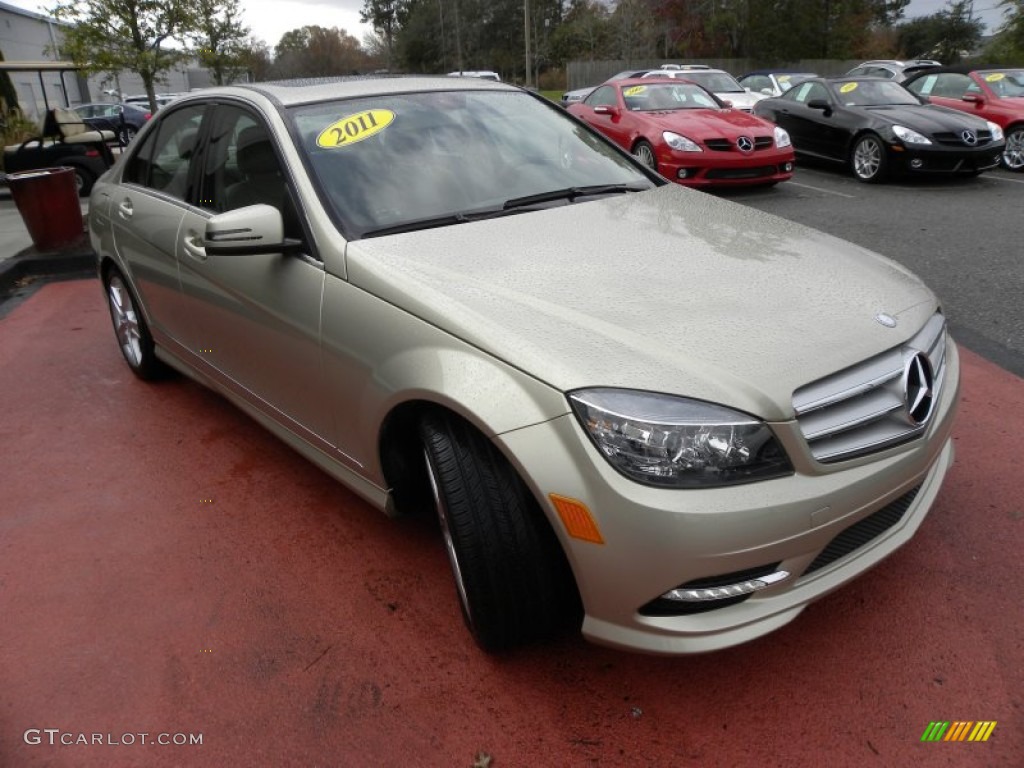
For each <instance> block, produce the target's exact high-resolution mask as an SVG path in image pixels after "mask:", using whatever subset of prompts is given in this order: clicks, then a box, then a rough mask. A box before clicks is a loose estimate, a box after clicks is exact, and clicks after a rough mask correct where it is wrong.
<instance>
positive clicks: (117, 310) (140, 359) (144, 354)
mask: <svg viewBox="0 0 1024 768" xmlns="http://www.w3.org/2000/svg"><path fill="white" fill-rule="evenodd" d="M103 289H104V291H105V292H106V295H107V307H108V308H109V309H110V320H111V322H112V323H113V324H114V336H115V337H116V338H117V345H118V346H119V347H120V348H121V354H122V355H123V356H124V359H125V362H126V363H128V367H129V368H130V369H131V371H132V373H134V374H135V375H136V376H138V377H139V378H140V379H145V380H146V381H152V380H154V379H158V378H161V377H162V376H163V375H164V374H165V373H166V372H167V368H166V366H165V365H164V364H163V363H162V362H161V361H160V359H159V358H157V356H156V353H155V351H154V344H153V337H152V336H151V335H150V333H149V327H148V326H147V325H146V320H145V318H144V317H143V316H142V312H141V311H140V310H139V304H138V300H137V299H136V298H135V296H134V294H133V293H132V291H131V288H129V287H128V283H127V281H126V280H125V279H124V276H123V275H122V274H121V273H120V271H118V270H117V268H115V267H110V268H109V269H107V270H106V271H105V273H104V275H103Z"/></svg>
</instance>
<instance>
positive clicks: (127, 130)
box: [121, 125, 138, 146]
mask: <svg viewBox="0 0 1024 768" xmlns="http://www.w3.org/2000/svg"><path fill="white" fill-rule="evenodd" d="M136 133H138V130H137V129H136V128H135V126H133V125H125V126H124V128H122V129H121V143H122V144H124V145H125V146H127V145H128V143H129V142H130V141H131V140H132V139H134V138H135V134H136Z"/></svg>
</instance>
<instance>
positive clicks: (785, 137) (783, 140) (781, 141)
mask: <svg viewBox="0 0 1024 768" xmlns="http://www.w3.org/2000/svg"><path fill="white" fill-rule="evenodd" d="M792 143H793V142H792V141H790V139H789V133H788V132H787V131H786V129H785V128H780V127H779V126H777V125H776V126H775V146H776V147H778V148H779V149H785V148H786V147H788V146H790V145H791V144H792Z"/></svg>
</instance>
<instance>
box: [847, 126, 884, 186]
mask: <svg viewBox="0 0 1024 768" xmlns="http://www.w3.org/2000/svg"><path fill="white" fill-rule="evenodd" d="M886 151H887V150H886V148H885V144H884V143H883V142H882V140H881V139H880V138H879V137H878V136H876V135H875V134H873V133H869V134H867V135H866V136H862V137H861V138H860V139H858V140H857V143H856V145H854V147H853V153H852V154H851V155H850V167H851V169H852V170H853V175H854V176H856V177H857V180H858V181H863V182H866V183H868V184H874V183H876V182H879V181H883V180H884V179H885V176H886V173H887V171H888V165H889V158H888V155H887V154H886Z"/></svg>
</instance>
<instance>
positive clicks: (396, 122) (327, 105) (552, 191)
mask: <svg viewBox="0 0 1024 768" xmlns="http://www.w3.org/2000/svg"><path fill="white" fill-rule="evenodd" d="M290 112H291V116H292V119H293V121H294V126H295V130H296V135H297V138H298V142H299V146H300V149H301V151H302V152H303V153H304V155H305V159H306V164H307V167H308V169H309V171H310V173H311V175H312V176H313V177H314V179H315V181H316V184H317V188H318V192H319V194H320V196H321V199H322V200H323V202H324V205H325V206H326V207H327V209H328V210H329V211H330V212H331V214H332V216H333V217H334V219H335V221H336V222H337V223H338V224H339V225H340V226H341V227H342V229H343V230H344V231H345V232H346V234H347V235H349V236H350V237H355V238H358V237H363V236H368V235H371V234H384V233H387V232H397V231H403V230H411V229H416V228H426V227H431V226H442V225H445V224H455V223H461V222H463V221H471V220H474V219H476V218H484V217H486V216H488V215H504V214H508V213H512V212H516V211H520V210H523V209H524V205H525V204H524V202H523V201H524V200H526V201H528V204H534V205H551V204H554V203H555V201H560V202H558V203H557V204H564V203H566V202H574V201H576V200H580V199H585V198H586V197H588V196H593V195H595V194H599V193H601V194H611V193H613V192H624V191H627V190H631V189H637V190H639V189H646V188H650V187H653V186H655V184H654V182H652V181H651V180H650V178H649V177H647V176H646V175H644V173H643V172H642V171H640V170H639V169H638V168H637V167H636V166H635V165H634V164H633V163H632V162H631V161H630V159H629V158H628V156H625V155H624V154H622V153H620V152H619V151H617V150H616V149H614V148H613V147H611V146H610V145H609V144H607V143H606V142H605V141H603V140H602V139H600V138H598V137H597V136H595V135H594V134H592V133H591V132H590V131H589V130H588V129H587V128H585V127H583V126H581V125H580V124H578V123H577V122H576V121H575V120H573V119H572V118H571V117H569V116H568V115H566V114H565V113H564V112H563V111H561V110H560V109H558V108H557V107H554V106H551V107H548V106H546V105H545V104H544V103H542V102H540V101H539V100H538V99H537V98H535V97H533V96H531V95H529V94H527V93H522V92H518V91H466V90H458V91H432V92H419V93H402V94H392V95H387V96H372V97H365V98H357V99H346V100H341V101H332V102H322V103H318V104H311V105H305V106H300V107H295V108H292V109H291V110H290Z"/></svg>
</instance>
